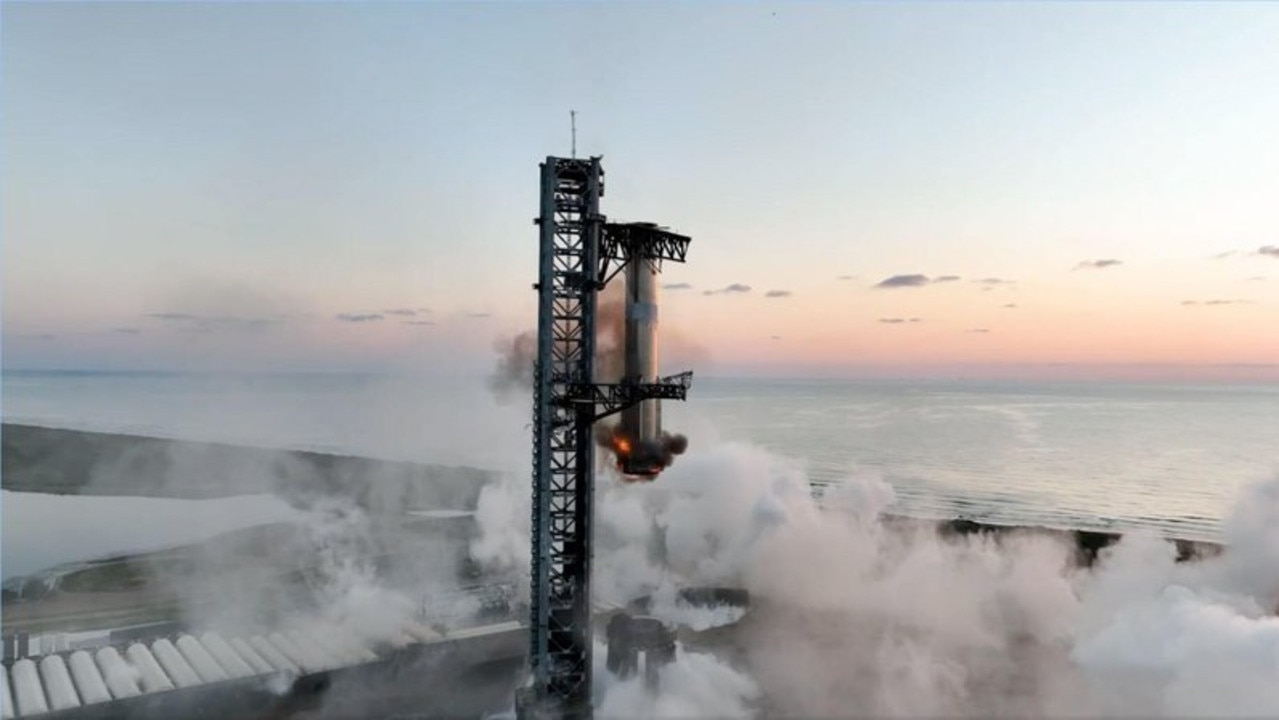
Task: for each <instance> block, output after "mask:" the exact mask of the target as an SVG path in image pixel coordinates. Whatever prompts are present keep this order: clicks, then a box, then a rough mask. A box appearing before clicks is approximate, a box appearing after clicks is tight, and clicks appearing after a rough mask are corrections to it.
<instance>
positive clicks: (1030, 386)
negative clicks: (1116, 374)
mask: <svg viewBox="0 0 1279 720" xmlns="http://www.w3.org/2000/svg"><path fill="white" fill-rule="evenodd" d="M3 391H4V402H5V419H6V421H7V422H19V423H31V424H38V425H47V426H54V427H71V428H79V429H86V430H104V431H120V432H128V433H136V434H145V435H157V436H163V437H174V438H183V439H193V440H208V441H224V442H232V443H242V444H249V445H257V446H274V447H289V448H295V449H311V450H320V451H326V452H335V453H350V454H359V455H371V456H377V457H384V458H392V459H407V460H417V461H422V462H431V463H444V464H459V465H472V466H477V467H485V468H490V469H495V470H503V471H507V472H513V473H524V472H526V468H525V466H526V465H527V455H528V451H529V445H528V442H529V441H528V430H527V427H526V426H527V423H528V416H529V408H528V402H527V399H526V398H525V397H513V398H510V399H509V401H506V402H502V401H499V400H497V399H495V398H494V397H493V396H492V395H491V394H490V393H489V391H488V389H487V388H486V387H485V385H484V383H483V381H482V380H480V379H475V380H460V379H453V380H449V381H445V380H439V379H429V378H409V377H401V376H397V377H389V376H376V375H341V374H255V375H251V374H242V375H211V374H180V373H123V374H122V373H93V372H83V373H55V372H41V371H16V372H15V371H10V372H6V373H5V375H4V384H3ZM664 414H665V418H666V419H665V422H666V424H667V426H668V427H670V428H672V429H678V430H681V431H685V432H687V433H688V435H689V438H690V441H691V445H690V453H697V452H698V449H699V447H707V446H709V445H711V444H714V443H722V442H746V443H751V444H756V445H759V446H762V447H764V448H766V449H767V450H769V451H770V452H773V453H775V454H778V455H781V456H784V457H787V458H790V459H793V460H794V461H796V462H798V463H800V464H802V465H803V466H804V467H805V468H806V471H807V474H808V477H809V479H810V481H811V482H812V484H813V485H814V487H815V488H817V489H818V491H819V492H820V488H821V487H822V485H823V484H824V483H826V482H832V481H837V480H839V479H842V478H845V477H848V476H849V475H877V476H879V477H882V478H883V479H885V480H887V481H888V482H889V483H891V484H892V485H893V487H894V489H895V490H896V492H897V496H898V498H899V500H898V505H897V508H896V509H897V511H899V512H902V513H905V514H911V515H924V516H938V517H955V516H965V517H971V518H974V519H985V520H990V521H993V522H1003V523H1031V524H1045V525H1053V526H1067V527H1114V528H1116V529H1131V528H1134V527H1154V528H1157V529H1158V530H1160V531H1162V532H1165V533H1167V534H1170V535H1176V536H1182V537H1194V538H1203V539H1213V538H1216V537H1217V532H1218V522H1219V520H1220V519H1221V516H1222V513H1223V512H1225V510H1226V509H1227V508H1228V506H1229V504H1230V503H1231V502H1232V500H1233V499H1234V498H1235V496H1236V493H1237V491H1238V490H1239V488H1240V487H1241V486H1243V485H1245V484H1247V483H1250V482H1253V481H1257V480H1261V479H1264V478H1267V477H1270V476H1272V475H1273V474H1274V473H1275V472H1276V470H1279V457H1277V456H1276V453H1275V445H1274V428H1276V427H1279V386H1275V385H1240V384H1216V385H1210V384H1200V385H1192V384H1154V383H1144V384H1142V383H1128V384H1124V383H1098V382H1091V383H1083V382H1057V383H1043V382H1030V381H1026V382H990V381H942V380H934V381H904V380H876V381H852V380H758V379H728V378H698V379H697V380H696V382H695V385H694V389H693V391H692V392H691V393H690V396H689V400H688V402H687V403H686V404H683V405H680V404H677V403H669V404H667V407H666V409H665V413H664ZM600 482H615V480H613V479H612V478H611V476H608V475H601V477H600ZM659 482H661V481H660V480H659Z"/></svg>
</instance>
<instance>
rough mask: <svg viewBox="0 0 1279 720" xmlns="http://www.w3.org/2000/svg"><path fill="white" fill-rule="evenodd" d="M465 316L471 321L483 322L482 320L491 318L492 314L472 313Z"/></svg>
mask: <svg viewBox="0 0 1279 720" xmlns="http://www.w3.org/2000/svg"><path fill="white" fill-rule="evenodd" d="M466 316H467V317H469V318H471V319H472V320H483V319H484V318H490V317H493V313H487V312H473V313H467V314H466Z"/></svg>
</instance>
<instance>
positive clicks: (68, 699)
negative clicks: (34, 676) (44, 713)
mask: <svg viewBox="0 0 1279 720" xmlns="http://www.w3.org/2000/svg"><path fill="white" fill-rule="evenodd" d="M40 679H41V680H43V681H44V692H45V694H46V695H47V696H48V698H49V708H50V709H51V710H70V709H71V708H78V707H80V695H79V693H77V692H76V691H75V685H73V684H71V673H69V672H67V663H66V661H65V660H63V659H62V656H61V655H46V656H45V657H44V658H43V659H41V660H40Z"/></svg>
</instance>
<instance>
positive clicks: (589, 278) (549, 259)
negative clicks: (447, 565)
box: [516, 157, 693, 719]
mask: <svg viewBox="0 0 1279 720" xmlns="http://www.w3.org/2000/svg"><path fill="white" fill-rule="evenodd" d="M541 169H542V193H541V213H540V215H539V217H538V218H537V219H536V220H535V221H534V223H535V224H537V225H538V226H539V228H540V234H539V238H540V245H539V247H540V252H539V263H538V264H539V270H538V282H537V284H536V285H535V286H534V289H536V290H537V293H538V325H537V360H536V364H535V366H534V370H533V378H534V380H533V503H532V549H533V552H532V563H531V568H530V569H531V588H530V618H529V666H530V667H529V669H530V675H531V678H530V684H529V686H528V687H526V688H523V689H521V691H520V693H519V695H518V697H517V698H516V711H517V714H518V715H519V716H520V717H521V718H530V719H531V718H590V717H591V716H592V707H591V684H592V682H591V681H592V674H591V667H592V666H591V663H592V653H591V643H592V622H591V561H592V555H593V548H592V535H593V515H594V491H595V487H594V480H595V447H596V445H595V437H594V435H593V427H594V425H595V423H596V422H597V421H598V420H600V419H601V418H604V417H607V416H609V415H612V414H614V413H619V412H622V411H623V410H626V409H628V408H632V407H635V406H637V405H639V404H640V403H648V404H649V405H650V406H651V407H653V410H652V412H657V410H656V407H655V406H656V405H657V403H656V401H659V400H683V399H684V398H685V396H686V395H687V393H688V388H689V385H690V384H691V382H692V375H693V374H692V373H691V372H685V373H681V374H679V375H672V376H669V377H657V376H656V375H655V369H656V368H655V363H650V364H648V365H645V367H646V368H647V369H648V370H649V371H652V372H648V373H646V374H641V375H639V376H628V377H623V378H622V380H621V381H620V382H616V383H597V382H595V379H596V378H595V327H596V295H597V293H598V292H599V290H600V289H601V288H603V287H604V285H605V284H606V283H608V282H609V281H610V280H611V279H612V278H614V277H615V276H616V275H617V274H618V273H619V272H621V271H622V270H623V269H625V268H626V267H627V266H628V265H636V266H638V265H640V264H643V265H644V266H645V267H647V268H651V269H652V270H653V272H656V270H657V269H659V268H660V265H661V261H663V260H672V261H676V262H683V261H684V256H685V253H686V252H687V250H688V243H689V238H688V237H685V236H682V235H677V234H675V233H672V232H669V231H667V230H664V229H662V228H659V227H658V226H656V225H653V224H649V223H630V224H619V225H610V224H608V223H606V222H605V218H604V216H603V215H602V214H600V208H599V202H600V198H601V197H602V196H603V195H604V170H603V168H602V167H601V166H600V158H598V157H593V158H590V159H577V158H571V159H568V158H556V157H548V158H547V159H546V162H544V163H543V164H542V166H541ZM648 280H649V281H650V282H656V280H655V279H654V278H648ZM645 292H646V293H649V292H650V291H649V290H647V289H646V290H645ZM650 294H651V293H650ZM646 297H647V296H646ZM652 312H653V313H654V315H653V316H654V317H655V313H656V307H653V308H652ZM649 325H650V326H651V327H652V330H653V332H655V330H656V325H655V323H650V324H649ZM645 342H651V338H649V339H648V340H646V341H645ZM639 350H640V351H642V353H643V354H648V353H649V350H648V346H647V345H646V346H645V347H644V348H640V349H639Z"/></svg>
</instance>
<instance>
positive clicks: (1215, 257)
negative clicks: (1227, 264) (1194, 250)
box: [1208, 250, 1239, 260]
mask: <svg viewBox="0 0 1279 720" xmlns="http://www.w3.org/2000/svg"><path fill="white" fill-rule="evenodd" d="M1238 254H1239V251H1238V250H1227V251H1225V252H1219V253H1217V254H1215V255H1209V256H1208V259H1209V260H1225V259H1226V258H1228V257H1234V256H1235V255H1238Z"/></svg>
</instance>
